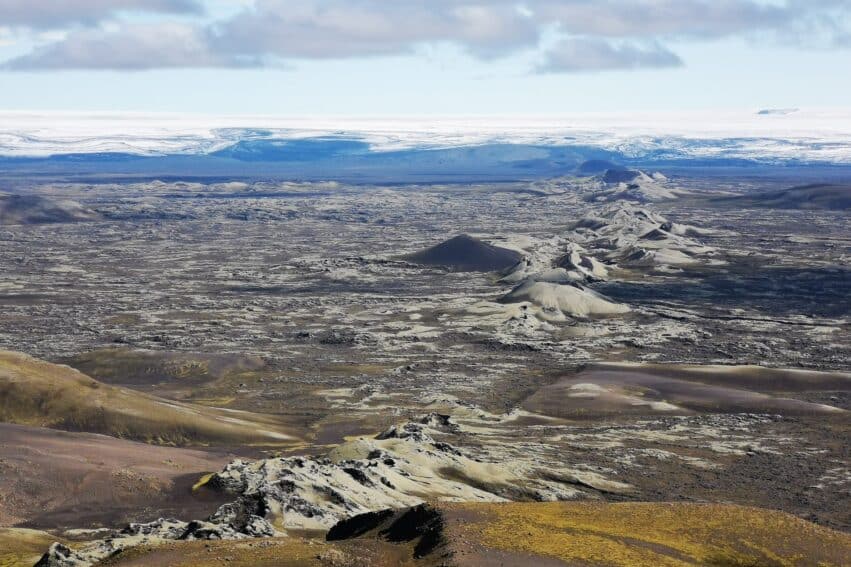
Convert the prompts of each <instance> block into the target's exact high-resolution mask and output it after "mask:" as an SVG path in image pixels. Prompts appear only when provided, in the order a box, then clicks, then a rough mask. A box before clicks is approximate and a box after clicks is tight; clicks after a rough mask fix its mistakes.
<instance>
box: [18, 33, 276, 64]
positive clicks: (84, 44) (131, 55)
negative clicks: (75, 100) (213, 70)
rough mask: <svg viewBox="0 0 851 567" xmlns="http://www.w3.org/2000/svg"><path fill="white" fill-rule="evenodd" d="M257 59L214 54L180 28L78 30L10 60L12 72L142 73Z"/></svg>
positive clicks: (201, 38) (199, 38)
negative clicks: (157, 69) (112, 71)
mask: <svg viewBox="0 0 851 567" xmlns="http://www.w3.org/2000/svg"><path fill="white" fill-rule="evenodd" d="M259 64H260V62H259V60H258V58H256V57H255V58H251V57H240V56H235V55H223V54H218V53H214V52H212V51H211V50H210V48H209V42H208V41H207V38H206V37H205V36H204V34H203V32H202V31H200V30H199V29H197V28H194V27H191V26H188V25H182V24H151V25H137V26H125V27H120V28H119V29H117V30H113V31H102V30H88V29H86V30H80V31H76V32H72V33H71V34H70V35H68V37H66V38H65V39H63V40H62V41H59V42H56V43H52V44H49V45H47V46H46V47H43V48H41V49H37V50H35V51H34V52H32V53H29V54H27V55H23V56H21V57H18V58H15V59H12V60H11V61H9V62H7V63H5V64H4V65H3V68H4V69H7V70H13V71H33V70H36V71H39V70H40V71H44V70H59V69H99V70H129V71H142V70H147V69H153V68H169V67H172V68H173V67H250V66H257V65H259Z"/></svg>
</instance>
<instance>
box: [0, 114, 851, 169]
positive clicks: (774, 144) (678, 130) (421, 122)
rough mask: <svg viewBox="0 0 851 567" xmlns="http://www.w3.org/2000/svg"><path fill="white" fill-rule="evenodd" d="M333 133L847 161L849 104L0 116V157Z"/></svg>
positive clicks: (150, 152)
mask: <svg viewBox="0 0 851 567" xmlns="http://www.w3.org/2000/svg"><path fill="white" fill-rule="evenodd" d="M313 138H322V139H327V138H335V139H348V140H358V141H362V142H365V143H367V144H369V148H370V151H373V152H385V151H392V150H408V149H441V148H457V147H465V146H476V145H484V144H518V145H534V146H587V147H593V148H599V149H603V150H609V151H613V152H618V153H620V154H622V155H623V156H625V157H629V158H635V159H645V160H654V159H658V160H662V159H664V160H677V159H705V160H713V159H744V160H757V161H763V162H789V161H793V162H804V163H809V162H813V163H815V162H818V163H835V164H851V109H831V110H824V109H821V110H818V109H812V110H807V109H802V110H797V109H794V110H789V109H784V110H783V112H776V111H772V110H771V109H767V110H762V111H760V110H747V111H715V112H710V111H703V112H679V113H644V114H623V113H621V114H572V115H571V114H565V115H559V116H511V117H505V116H476V117H459V116H447V117H438V116H434V117H381V118H376V117H274V116H201V115H197V116H184V115H174V114H132V113H124V114H117V113H76V114H71V113H50V112H45V113H35V112H0V156H5V157H49V156H57V155H64V154H97V153H121V154H134V155H144V156H157V155H205V154H210V153H213V152H217V151H220V150H223V149H226V148H228V147H231V146H234V145H235V144H238V143H240V142H246V141H255V140H269V141H272V140H297V139H313Z"/></svg>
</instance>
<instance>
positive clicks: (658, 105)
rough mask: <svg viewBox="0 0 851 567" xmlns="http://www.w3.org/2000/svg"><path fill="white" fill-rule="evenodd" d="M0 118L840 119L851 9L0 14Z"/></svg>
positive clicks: (731, 0) (493, 4)
mask: <svg viewBox="0 0 851 567" xmlns="http://www.w3.org/2000/svg"><path fill="white" fill-rule="evenodd" d="M0 86H2V88H0V109H3V110H71V111H76V110H133V111H166V112H196V113H211V114H281V115H304V114H346V115H359V114H362V115H367V114H368V115H381V114H558V113H566V112H571V113H573V112H583V111H589V112H590V111H593V112H607V111H611V112H624V111H642V110H690V109H706V108H754V109H757V108H767V107H773V108H777V107H839V106H848V105H849V101H851V96H849V94H848V93H849V92H851V0H786V1H772V2H767V1H758V0H713V1H705V0H595V1H591V0H529V1H526V2H515V1H513V0H490V1H487V2H484V1H481V0H479V1H475V0H420V1H415V0H300V1H295V0H256V1H250V0H245V1H208V2H205V1H202V0H51V1H46V0H28V1H23V0H0Z"/></svg>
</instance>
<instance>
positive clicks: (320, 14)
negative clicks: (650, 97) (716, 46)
mask: <svg viewBox="0 0 851 567" xmlns="http://www.w3.org/2000/svg"><path fill="white" fill-rule="evenodd" d="M204 6H206V7H207V8H208V10H207V14H208V15H215V14H218V20H216V21H213V23H211V24H209V23H207V21H206V20H205V21H204V22H198V23H197V24H195V27H194V28H189V27H187V26H188V24H183V25H178V24H175V23H174V21H169V20H170V19H171V20H173V18H171V17H170V16H169V15H170V14H187V13H195V12H197V13H200V12H201V11H202V10H203V7H204ZM137 11H145V12H153V13H157V14H158V16H157V17H156V18H154V19H153V20H149V22H150V23H148V24H146V25H144V26H143V25H141V24H140V23H139V20H138V19H137V18H135V17H134V16H131V15H129V13H130V12H137ZM146 21H148V20H146ZM184 21H185V20H184ZM0 22H3V23H4V25H6V26H11V27H13V28H15V27H16V26H17V27H20V26H29V27H30V28H38V29H41V30H45V29H49V30H58V31H61V32H63V34H64V37H63V38H62V39H59V40H57V41H55V42H52V43H47V44H42V45H41V46H40V47H37V48H36V49H35V50H34V51H33V52H32V53H30V54H28V55H25V56H23V57H19V58H17V59H15V60H13V61H10V62H7V64H6V65H5V67H6V68H7V69H28V70H31V69H39V68H43V69H61V68H86V69H121V68H126V69H148V68H157V67H181V66H183V67H209V66H222V67H233V66H245V65H256V64H259V63H260V62H266V61H275V60H288V59H346V58H358V57H367V56H385V55H398V54H408V53H414V52H416V50H417V48H419V47H421V46H423V45H434V44H443V43H451V44H453V45H456V46H459V47H461V48H463V49H465V50H466V51H467V52H469V53H471V54H473V55H474V56H477V57H479V58H485V59H486V58H494V57H500V56H503V55H511V54H515V53H517V52H518V51H521V50H535V49H538V48H539V44H540V41H541V38H542V36H543V35H545V34H546V33H548V32H552V31H553V30H555V33H557V34H560V36H561V38H562V40H563V43H562V44H561V45H559V46H558V47H557V48H556V49H555V50H552V51H550V52H548V53H547V54H545V57H546V62H545V64H544V65H543V67H542V69H544V70H547V71H548V72H575V71H579V70H586V71H588V70H607V69H624V68H633V69H636V68H647V67H671V66H675V65H680V64H682V61H681V60H680V58H679V57H678V56H677V55H676V54H675V53H673V52H672V51H670V50H669V49H668V48H667V47H665V44H666V43H668V42H669V41H670V40H678V41H681V40H687V41H701V40H707V39H717V38H723V37H731V36H737V37H739V36H747V37H752V38H755V39H759V38H762V39H763V40H764V39H765V38H769V40H771V41H777V42H782V43H786V44H789V45H796V46H798V47H801V48H804V47H806V48H810V47H829V48H839V47H842V46H851V2H849V0H778V1H775V2H770V3H768V2H765V1H764V0H298V1H295V0H255V1H254V2H250V1H248V0H239V2H238V3H236V2H234V3H232V4H231V9H229V10H226V11H224V12H223V11H221V0H207V2H206V3H204V2H203V1H202V0H51V1H47V0H0ZM114 27H117V30H113V28H114Z"/></svg>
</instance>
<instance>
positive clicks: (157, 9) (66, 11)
mask: <svg viewBox="0 0 851 567" xmlns="http://www.w3.org/2000/svg"><path fill="white" fill-rule="evenodd" d="M126 11H136V12H151V13H161V14H198V13H201V12H203V4H202V3H201V2H200V1H199V0H0V22H2V23H3V25H5V26H8V27H29V28H41V29H44V28H59V27H65V26H69V25H76V24H83V25H95V24H97V23H98V22H101V21H104V20H108V19H111V18H113V17H115V16H116V15H118V14H119V13H121V12H126Z"/></svg>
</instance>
